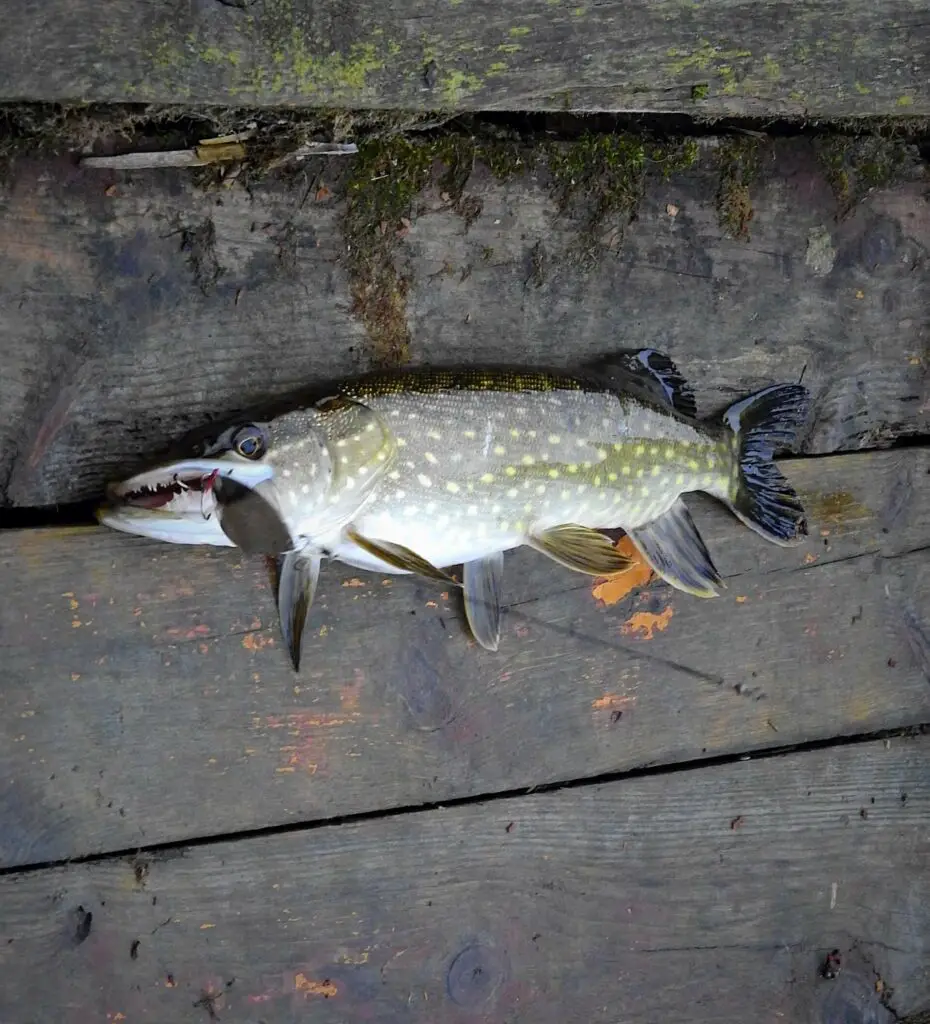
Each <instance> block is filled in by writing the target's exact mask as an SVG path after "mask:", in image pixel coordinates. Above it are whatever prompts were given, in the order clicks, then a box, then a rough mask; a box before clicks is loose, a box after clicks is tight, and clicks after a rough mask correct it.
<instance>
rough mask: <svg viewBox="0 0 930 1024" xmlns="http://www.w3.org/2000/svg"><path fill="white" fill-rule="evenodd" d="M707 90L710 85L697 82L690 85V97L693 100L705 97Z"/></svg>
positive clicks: (708, 90)
mask: <svg viewBox="0 0 930 1024" xmlns="http://www.w3.org/2000/svg"><path fill="white" fill-rule="evenodd" d="M709 92H710V85H709V84H708V83H707V82H698V84H697V85H692V86H691V99H693V100H694V101H695V102H697V101H698V100H703V99H706V98H707V94H708V93H709Z"/></svg>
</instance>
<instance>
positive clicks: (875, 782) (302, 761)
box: [0, 5, 930, 1024]
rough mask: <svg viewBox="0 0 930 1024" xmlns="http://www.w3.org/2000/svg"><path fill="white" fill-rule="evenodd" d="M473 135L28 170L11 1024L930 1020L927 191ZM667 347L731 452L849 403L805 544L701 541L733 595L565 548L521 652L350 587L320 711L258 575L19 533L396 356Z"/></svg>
mask: <svg viewBox="0 0 930 1024" xmlns="http://www.w3.org/2000/svg"><path fill="white" fill-rule="evenodd" d="M26 6H27V7H28V5H26ZM51 6H55V5H51ZM115 6H116V7H120V6H121V5H115ZM453 10H455V8H454V7H453ZM238 13H241V12H238ZM215 16H216V17H224V16H225V15H222V14H216V15H215ZM231 16H232V15H231ZM843 24H845V23H843ZM840 27H841V28H842V27H843V25H842V24H841V25H840ZM8 38H9V37H8ZM4 45H6V44H4V43H2V42H0V52H2V47H3V46H4ZM36 88H37V86H36ZM460 144H461V145H462V146H464V147H465V150H462V151H461V152H466V156H467V160H465V161H464V162H463V161H462V160H459V162H458V166H459V170H461V169H462V168H463V167H464V174H462V175H459V176H456V175H450V174H449V173H448V167H447V164H443V162H442V158H443V157H444V158H445V159H446V160H447V161H448V159H449V154H450V152H453V150H450V149H449V148H448V145H447V144H440V143H435V142H431V143H429V145H436V146H439V148H438V149H437V150H436V151H435V153H433V154H432V155H434V156H436V163H435V167H434V169H433V173H432V175H431V176H429V175H427V174H425V173H424V172H423V169H422V161H418V160H416V159H413V158H411V155H410V151H409V149H408V148H406V145H407V144H405V143H404V144H401V143H398V142H397V141H393V142H392V141H387V142H383V143H378V144H376V145H375V146H373V147H372V148H366V149H365V150H364V151H363V153H362V154H361V155H360V157H359V158H357V159H355V160H352V161H343V162H341V163H340V162H339V161H337V160H331V161H322V160H314V161H310V162H308V163H307V164H306V166H305V168H304V169H303V170H302V171H301V172H300V173H297V174H290V175H284V176H280V175H277V176H276V175H271V176H267V177H264V178H260V179H258V180H254V181H250V182H249V188H248V189H246V188H245V187H242V186H241V183H240V184H237V185H236V186H234V187H231V188H226V187H215V188H203V187H201V186H200V185H198V184H196V183H195V181H194V180H193V178H192V175H191V173H190V172H189V171H177V170H174V171H152V172H140V173H133V174H128V173H120V172H111V171H100V170H88V169H83V168H79V167H75V166H74V164H73V162H71V161H69V160H67V159H64V158H62V159H60V160H53V159H50V158H42V159H39V158H30V157H29V156H28V155H27V156H25V157H22V156H21V157H20V158H18V159H17V161H16V162H15V164H14V165H13V168H12V170H11V171H10V172H9V174H8V176H7V181H6V184H5V185H4V186H2V191H0V317H2V321H0V322H2V337H3V362H2V375H0V410H2V413H3V415H2V417H0V491H2V499H3V502H4V503H5V504H6V512H7V516H8V520H7V521H8V522H13V521H14V520H15V521H16V522H18V524H19V525H20V526H21V527H23V528H19V529H8V530H5V531H2V532H0V566H2V581H3V586H4V599H3V600H2V601H0V655H2V662H0V679H2V685H0V709H2V714H0V815H2V817H0V858H2V860H0V1021H2V1022H4V1024H7V1022H9V1024H27V1022H33V1021H34V1022H42V1024H45V1022H50V1021H55V1022H61V1024H72V1022H74V1024H77V1022H81V1024H83V1022H85V1021H101V1022H104V1021H106V1022H111V1021H125V1022H127V1024H135V1022H137V1021H158V1022H161V1021H171V1022H173V1024H175V1022H182V1021H211V1020H219V1021H222V1022H224V1024H225V1022H243V1024H245V1022H249V1024H258V1022H264V1024H272V1022H279V1021H304V1020H307V1021H314V1022H333V1024H335V1022H340V1024H345V1022H352V1024H355V1022H363V1021H375V1022H389V1021H390V1022H393V1021H411V1022H423V1024H427V1022H429V1024H437V1022H440V1021H441V1022H450V1024H465V1022H466V1021H477V1020H482V1021H487V1022H493V1024H515V1022H518V1021H520V1022H527V1024H548V1022H551V1024H563V1022H567V1021H572V1022H574V1021H578V1022H585V1024H594V1022H605V1024H607V1022H621V1021H622V1022H642V1024H646V1022H650V1024H652V1022H666V1021H687V1022H693V1024H701V1022H707V1024H711V1022H713V1024H737V1022H738V1024H745V1022H747V1021H750V1022H756V1021H758V1022H760V1024H762V1022H766V1024H768V1022H771V1024H777V1022H780V1021H785V1022H786V1024H787V1022H791V1024H801V1022H808V1021H816V1022H821V1021H822V1022H824V1024H840V1022H842V1024H890V1022H892V1021H904V1020H913V1021H917V1020H925V1019H926V1018H925V1017H924V1016H921V1014H922V1012H925V1011H927V1010H928V1009H930V953H928V945H930V824H928V823H930V736H928V735H927V734H926V730H925V723H927V722H930V621H928V619H927V614H926V608H927V604H928V598H930V559H928V556H927V552H928V549H930V455H928V451H927V448H926V447H925V446H923V445H922V443H921V441H922V438H924V437H925V436H926V435H927V433H928V426H927V425H928V417H930V376H928V361H930V344H928V333H927V312H928V300H930V289H928V276H927V270H928V263H927V259H928V253H930V206H928V204H927V200H926V190H927V180H926V175H925V170H924V168H923V166H922V164H921V163H920V161H918V160H917V159H915V158H914V156H913V154H911V153H909V152H907V151H906V150H904V149H903V148H902V147H900V146H899V145H898V144H896V143H894V142H886V141H883V142H874V140H867V141H865V142H862V143H852V142H850V141H849V140H845V141H843V140H841V141H839V142H838V141H837V140H836V139H833V140H830V139H827V140H823V139H820V140H817V139H803V138H802V139H794V140H780V141H770V140H761V141H757V140H754V139H753V138H752V137H747V136H745V135H740V134H737V135H733V136H727V137H721V138H709V139H702V140H699V144H695V145H693V146H685V147H682V146H680V145H678V144H675V145H674V146H668V147H666V149H664V150H663V151H662V153H659V154H653V155H654V156H655V157H656V159H655V160H653V161H652V162H650V163H649V174H648V175H647V178H646V180H645V183H644V189H643V195H642V196H641V197H639V196H638V194H637V192H638V188H639V184H638V178H637V177H636V175H635V174H634V175H633V176H632V177H630V174H629V172H628V171H627V170H624V166H625V165H623V164H622V160H621V158H624V159H625V158H626V156H628V154H626V156H625V155H624V153H622V152H621V151H620V150H618V151H616V152H614V151H611V152H613V153H614V157H616V158H617V159H616V160H614V163H612V164H611V163H610V161H607V162H604V163H600V164H599V163H596V161H595V162H594V163H592V160H594V157H592V151H582V152H581V157H582V158H583V161H582V163H581V164H578V163H577V160H578V158H579V152H580V151H579V146H584V145H587V144H586V143H574V144H572V143H559V144H557V145H555V146H552V147H548V148H547V147H544V146H543V145H542V144H541V143H540V144H538V145H537V146H535V147H530V151H529V152H527V151H521V152H520V153H519V154H518V155H519V159H520V162H519V163H517V162H516V159H515V158H514V152H513V150H511V149H507V151H506V154H504V155H503V156H502V153H501V151H499V150H498V149H496V148H495V147H496V144H492V143H487V144H486V145H485V144H484V143H482V146H483V147H484V148H482V147H481V146H479V151H478V152H477V153H476V152H473V151H472V150H471V149H468V146H470V145H471V144H470V143H467V144H466V143H465V142H461V143H460ZM444 146H445V148H443V147H444ZM454 152H455V153H459V155H460V156H461V152H460V151H459V150H454ZM534 153H535V157H536V158H538V159H535V158H534V155H533V154H534ZM495 155H496V156H495ZM602 155H603V154H602ZM608 155H610V154H608ZM504 156H506V159H504ZM595 156H596V154H595ZM473 158H474V161H473V163H472V159H473ZM598 159H600V158H598ZM618 161H620V163H619V165H618ZM428 164H429V162H428V161H427V167H428ZM488 164H490V165H491V167H492V169H493V170H491V169H489V168H488ZM577 166H581V167H582V168H585V167H592V166H594V167H596V168H599V170H597V173H596V174H594V175H593V176H592V177H590V179H585V180H584V181H582V182H580V183H579V182H576V186H575V187H574V190H573V188H572V186H571V181H570V179H571V175H572V174H573V173H574V172H573V171H572V168H574V167H577ZM618 166H619V169H618ZM418 168H419V169H418ZM566 169H568V177H566ZM405 175H406V176H407V177H405ZM385 176H386V177H385ZM582 176H583V175H582ZM427 178H429V180H427ZM385 180H387V182H388V185H383V184H381V185H379V184H378V183H379V182H384V181H385ZM566 183H567V184H566ZM624 183H626V185H627V186H629V188H632V194H633V199H631V200H628V199H627V198H626V193H624V197H625V198H623V200H622V202H620V203H617V202H616V201H615V200H616V196H617V194H618V192H622V188H621V186H622V185H624ZM354 186H364V189H362V193H363V195H362V198H359V189H357V188H356V189H355V190H354V191H353V189H354ZM560 186H564V187H562V188H560ZM365 189H368V190H369V191H364V190H365ZM346 190H347V191H348V195H349V197H350V205H349V206H348V207H347V205H346V201H345V199H344V198H342V197H343V193H344V192H345V191H346ZM371 190H376V191H371ZM628 190H629V189H628ZM605 195H608V196H610V197H612V199H611V202H609V203H607V204H606V205H602V206H598V204H599V203H601V202H602V200H603V197H604V196H605ZM367 196H373V198H371V199H369V198H365V197H367ZM353 197H354V198H353ZM560 198H562V199H566V198H567V200H568V202H567V204H563V205H562V206H560V205H559V202H558V200H559V199H560ZM633 213H635V214H636V216H635V219H634V220H632V222H631V223H627V221H628V219H629V216H630V215H631V214H633ZM640 344H649V345H653V346H655V347H657V348H661V349H663V350H665V351H667V352H669V353H670V354H671V355H672V357H673V358H674V359H675V360H676V361H677V362H678V364H679V366H680V367H681V369H682V370H683V371H684V372H685V374H686V375H687V376H688V377H689V379H690V380H691V381H692V382H693V384H694V386H695V390H696V393H697V397H698V401H699V408H700V410H701V412H702V413H708V414H709V413H711V412H713V411H715V410H717V409H719V408H720V407H722V406H723V405H724V404H726V403H727V402H728V401H730V400H732V399H733V397H734V396H737V395H740V394H743V393H746V392H747V391H749V390H751V389H753V388H755V387H758V386H761V385H764V384H766V383H769V382H771V381H774V380H797V379H799V378H801V377H802V376H803V379H804V381H805V383H807V384H808V385H809V386H810V387H811V389H812V393H813V395H814V402H815V412H814V415H813V416H812V419H811V423H810V428H809V431H808V432H807V435H806V436H805V438H804V443H803V450H802V452H801V453H800V454H799V457H797V458H794V459H792V460H790V461H789V462H787V463H786V472H787V473H788V475H789V476H790V477H791V479H792V481H793V483H794V484H795V485H796V487H797V488H798V489H799V491H800V492H801V494H802V495H803V497H804V500H805V503H806V505H807V507H808V509H809V512H810V520H811V535H810V537H809V539H808V540H807V542H806V543H805V544H803V545H802V546H800V547H797V548H791V549H782V548H777V547H774V546H770V545H766V544H765V543H764V542H763V541H762V540H760V539H759V538H758V537H756V536H755V535H754V534H752V533H751V532H750V531H748V530H746V529H745V528H744V527H742V526H741V525H740V524H739V523H738V522H736V521H735V520H734V519H733V518H732V517H730V516H729V515H727V514H726V513H725V512H723V511H721V510H720V509H719V507H717V506H714V505H712V504H711V503H710V502H708V501H701V500H695V501H694V502H693V503H692V507H693V508H694V509H695V515H696V518H697V521H698V523H699V526H700V528H701V530H702V532H703V534H704V536H705V537H706V539H707V541H708V545H709V547H710V548H711V550H712V552H713V554H714V557H715V560H716V561H717V564H718V566H719V567H720V569H721V571H722V572H723V574H724V575H725V577H726V580H727V587H728V589H727V592H726V594H725V596H723V597H721V598H720V599H718V600H716V601H700V600H698V599H695V598H690V597H687V596H686V595H683V594H680V593H677V592H675V591H672V590H670V589H669V588H668V587H667V586H665V585H664V584H661V583H659V582H656V581H655V580H650V579H648V578H644V577H645V574H641V575H640V577H639V578H638V579H637V580H636V581H635V585H632V584H631V583H630V581H629V580H627V582H626V584H625V585H624V586H621V585H620V584H618V583H616V582H611V583H606V582H605V581H595V582H593V583H592V582H591V581H586V580H585V579H584V578H583V577H578V576H575V575H573V574H571V573H568V572H566V571H563V570H561V569H559V568H558V567H555V566H553V565H552V564H550V563H548V562H546V561H544V560H542V559H541V558H539V557H538V556H535V555H533V554H531V553H529V552H520V553H518V554H516V555H514V556H512V557H510V556H508V568H507V579H506V599H507V605H508V608H507V611H506V613H505V618H504V638H503V642H502V645H501V650H500V652H499V653H498V654H497V655H496V656H492V655H489V654H487V653H486V652H484V651H481V650H480V649H478V648H476V647H475V646H474V645H473V644H471V643H469V641H468V639H467V635H466V633H465V631H464V629H463V624H462V613H461V611H460V609H459V607H458V606H457V604H456V603H455V601H454V596H453V597H452V598H450V595H449V594H447V593H445V592H444V591H443V590H442V587H441V586H433V585H432V584H430V583H428V582H423V581H415V580H409V579H402V578H393V579H391V580H386V579H382V578H381V577H380V576H374V575H370V574H363V573H358V572H355V571H351V570H343V569H340V568H339V567H338V566H333V565H330V566H327V568H326V569H325V571H324V575H323V580H322V582H321V589H320V593H319V597H318V600H317V604H316V608H315V613H314V615H315V618H314V633H313V635H312V637H311V639H310V641H309V648H310V649H309V653H308V654H306V655H305V663H306V668H305V669H304V671H303V672H302V674H301V675H300V676H295V675H294V674H293V673H292V671H291V670H290V668H289V664H288V660H287V657H286V653H285V651H284V650H283V649H282V647H281V645H280V642H279V638H278V631H277V625H276V620H275V612H274V607H273V600H272V595H271V592H270V590H269V581H268V577H267V573H266V569H265V567H264V565H263V564H262V563H261V562H259V563H257V564H256V563H253V562H249V561H247V560H243V559H242V558H240V557H239V556H238V555H237V554H236V553H235V552H234V551H199V550H184V549H180V550H175V549H171V548H168V547H166V546H163V545H159V544H157V543H154V542H146V541H142V540H138V539H133V538H129V537H126V536H122V535H117V534H113V533H110V532H104V531H102V530H99V529H96V528H93V527H90V526H88V527H70V528H60V527H59V528H53V527H46V528H28V526H29V515H30V514H31V513H25V512H22V511H20V512H16V509H20V510H22V509H28V508H37V507H40V506H41V507H43V508H44V507H49V506H55V505H58V504H60V503H71V502H83V501H87V500H91V499H93V498H94V497H95V496H96V495H97V494H98V493H99V492H100V489H101V487H102V485H103V483H104V482H105V481H106V480H107V479H109V478H111V477H112V476H114V475H119V474H122V473H123V472H124V471H126V470H127V469H131V468H132V467H133V466H134V465H135V464H136V463H137V461H138V460H139V459H140V458H142V457H144V456H145V455H147V454H149V453H151V452H153V451H156V450H158V449H159V448H160V447H162V446H163V445H164V444H165V442H166V441H168V440H169V439H171V438H172V437H174V436H175V435H176V434H177V433H178V432H179V431H181V430H183V429H186V428H187V427H189V426H191V425H193V424H195V423H197V422H198V421H200V420H202V419H203V418H205V417H206V416H209V415H214V414H221V413H226V412H229V411H231V410H233V409H241V408H247V407H248V405H249V404H250V403H251V402H253V401H254V400H256V399H263V398H265V397H268V396H269V395H270V394H277V395H284V394H287V393H289V392H291V391H293V390H295V389H297V388H299V387H300V386H301V385H302V384H306V383H310V382H313V381H315V380H319V379H325V378H329V377H332V376H336V375H339V374H343V373H349V372H352V371H353V370H355V369H357V368H360V367H365V366H369V365H371V364H372V363H379V362H380V363H384V362H395V363H396V362H401V361H404V360H411V361H413V362H432V363H450V362H461V361H471V362H478V361H484V360H488V359H493V360H499V359H500V358H501V357H502V356H505V357H506V359H507V360H508V361H514V362H525V363H555V364H561V365H571V364H572V362H573V361H575V360H578V359H580V358H581V357H588V356H592V355H598V354H602V353H605V352H609V351H610V350H611V349H615V348H619V347H627V346H629V345H640ZM17 517H18V518H17ZM631 586H632V589H631ZM833 951H837V956H838V958H839V961H840V963H839V965H838V966H837V965H834V966H833V968H832V969H828V970H826V971H825V969H824V967H825V964H826V963H827V960H828V957H829V956H830V955H831V954H832V953H833ZM825 973H826V974H828V975H835V976H832V977H825V976H824V975H825Z"/></svg>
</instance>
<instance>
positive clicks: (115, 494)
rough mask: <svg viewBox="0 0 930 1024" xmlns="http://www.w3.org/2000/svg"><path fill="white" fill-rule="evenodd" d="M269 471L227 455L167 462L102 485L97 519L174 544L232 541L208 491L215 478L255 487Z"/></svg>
mask: <svg viewBox="0 0 930 1024" xmlns="http://www.w3.org/2000/svg"><path fill="white" fill-rule="evenodd" d="M273 475H274V472H273V470H272V469H271V467H270V466H267V465H263V464H261V463H254V462H253V463H248V462H244V461H243V462H238V461H237V462H231V461H229V460H228V459H188V460H182V461H180V462H171V463H166V464H165V465H162V466H158V467H156V468H155V469H151V470H147V471H146V472H144V473H138V474H136V475H135V476H131V477H129V478H127V479H126V480H122V481H119V482H118V483H111V484H110V485H109V486H108V487H107V493H106V501H105V502H104V503H103V504H102V505H101V506H100V507H99V508H98V509H97V521H98V522H99V523H100V524H101V525H103V526H109V527H111V528H113V529H115V530H121V531H122V532H124V533H132V534H136V535H137V536H142V537H151V538H154V539H156V540H164V541H168V542H170V543H173V544H213V545H222V546H224V547H229V546H232V542H231V541H230V540H229V538H228V537H227V536H226V534H225V533H224V532H223V530H222V527H221V526H220V523H219V518H218V516H217V515H216V514H215V512H216V501H215V498H214V495H213V489H214V484H215V481H216V480H217V479H218V478H222V479H229V480H234V481H235V482H236V483H239V484H242V485H243V486H245V487H250V488H251V487H255V486H256V485H257V484H260V483H262V482H263V481H265V480H268V479H270V478H271V477H272V476H273Z"/></svg>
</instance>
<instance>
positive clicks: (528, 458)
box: [520, 455, 536, 466]
mask: <svg viewBox="0 0 930 1024" xmlns="http://www.w3.org/2000/svg"><path fill="white" fill-rule="evenodd" d="M520 461H521V462H522V463H523V465H524V466H532V465H535V463H536V460H535V459H534V458H533V456H532V455H524V456H523V458H522V459H521V460H520Z"/></svg>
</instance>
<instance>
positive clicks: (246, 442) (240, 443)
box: [233, 427, 265, 459]
mask: <svg viewBox="0 0 930 1024" xmlns="http://www.w3.org/2000/svg"><path fill="white" fill-rule="evenodd" d="M233 447H234V448H235V449H236V451H237V452H238V453H239V454H240V455H241V456H242V457H243V458H245V459H260V458H261V457H262V456H263V455H264V454H265V435H264V434H263V433H262V432H261V430H259V429H258V427H243V428H242V429H241V430H239V431H237V432H236V436H235V437H234V438H233Z"/></svg>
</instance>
